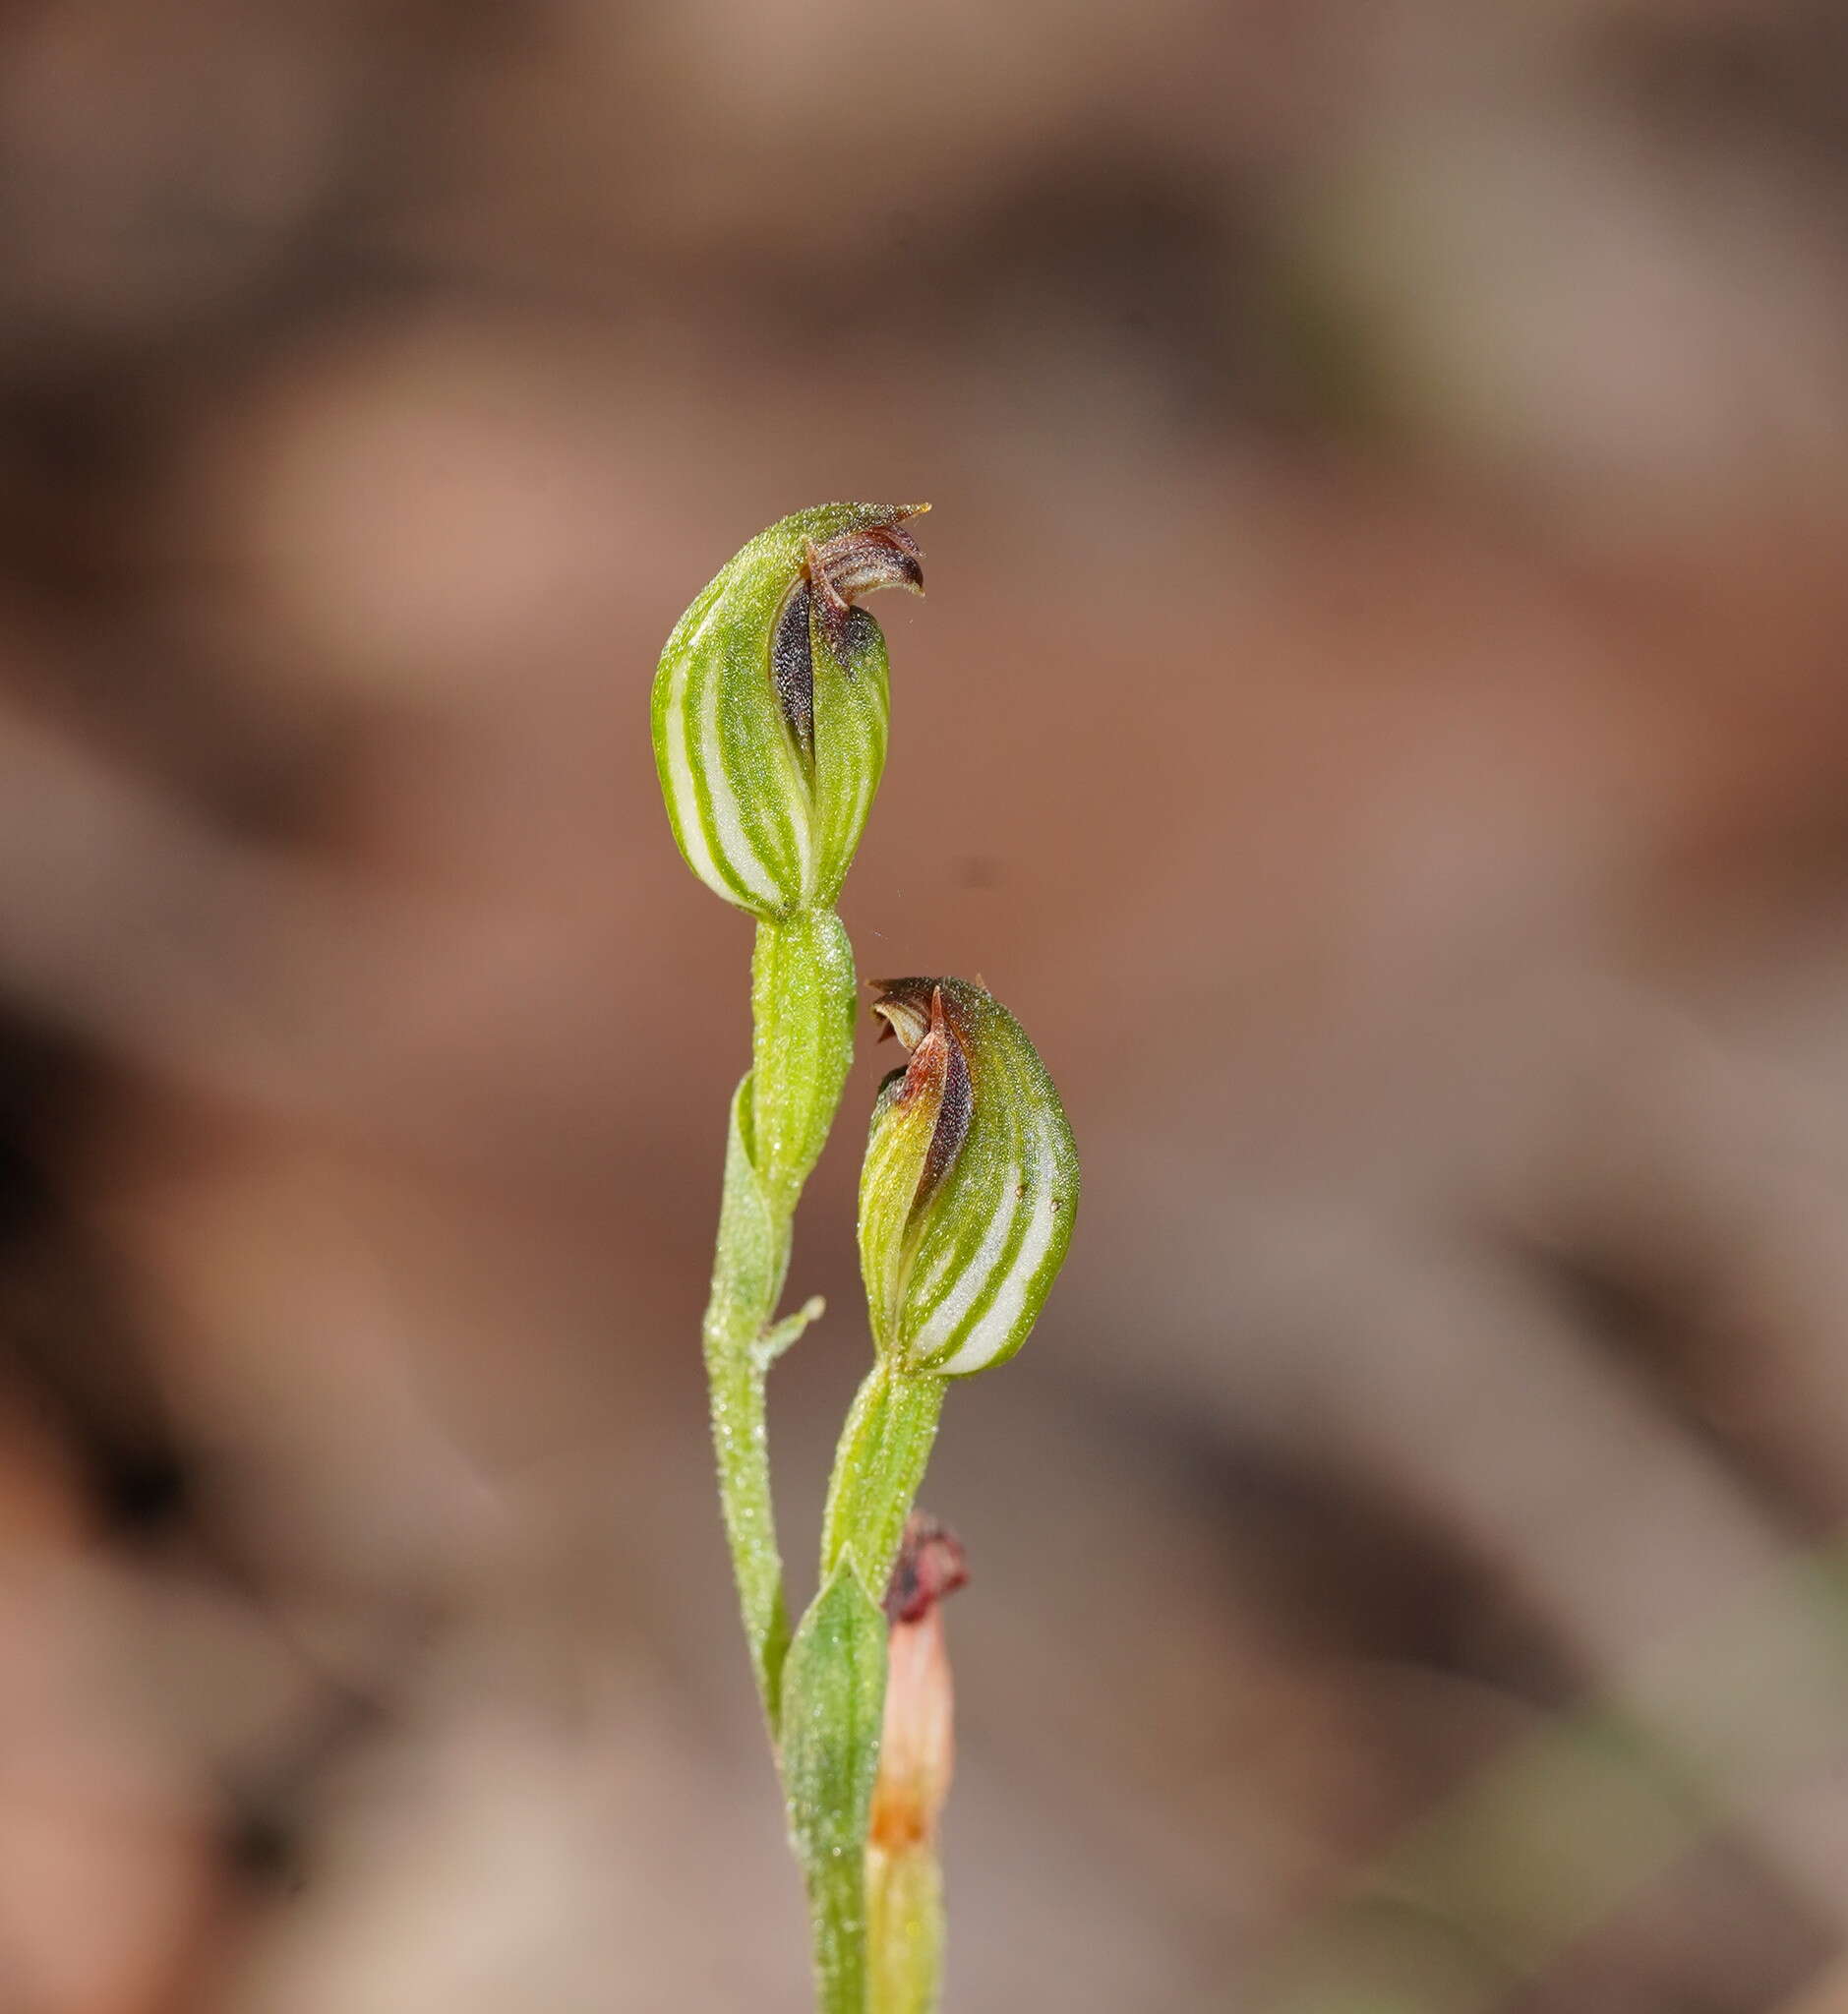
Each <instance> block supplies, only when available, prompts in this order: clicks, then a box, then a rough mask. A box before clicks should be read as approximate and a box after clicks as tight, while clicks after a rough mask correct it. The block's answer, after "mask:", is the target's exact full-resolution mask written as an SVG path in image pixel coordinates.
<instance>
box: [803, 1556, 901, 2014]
mask: <svg viewBox="0 0 1848 2014" xmlns="http://www.w3.org/2000/svg"><path fill="white" fill-rule="evenodd" d="M884 1705H885V1615H884V1612H883V1611H882V1610H881V1608H880V1606H879V1604H878V1603H877V1602H876V1601H874V1599H873V1598H872V1596H871V1595H870V1594H869V1593H868V1592H867V1590H866V1586H865V1583H864V1581H863V1580H862V1579H861V1577H860V1575H859V1574H858V1573H857V1572H856V1571H855V1570H854V1563H853V1561H852V1560H851V1559H844V1560H843V1561H842V1562H841V1564H840V1565H839V1567H837V1568H836V1569H835V1570H834V1572H833V1573H832V1574H831V1575H830V1576H829V1577H828V1579H827V1580H825V1581H824V1582H823V1583H822V1587H821V1592H820V1593H819V1594H818V1595H816V1596H815V1599H814V1602H813V1604H812V1605H811V1606H810V1608H809V1610H808V1613H807V1614H806V1615H805V1616H804V1618H803V1620H802V1626H801V1628H799V1629H797V1631H796V1640H795V1641H794V1643H792V1644H791V1646H790V1653H789V1664H788V1670H787V1683H786V1684H785V1687H784V1691H783V1727H782V1737H783V1740H782V1753H783V1782H784V1788H785V1792H786V1794H787V1797H788V1803H789V1823H790V1842H791V1844H792V1845H793V1846H794V1847H795V1849H796V1857H797V1859H798V1860H799V1861H801V1863H802V1868H803V1879H804V1881H805V1885H806V1887H807V1890H808V1914H809V1920H810V1924H811V1926H812V1930H813V1937H814V1961H815V1998H816V2004H817V2005H818V2007H819V2008H820V2010H821V2014H867V2009H866V1833H867V1828H868V1825H869V1822H870V1817H871V1810H872V1786H873V1778H874V1775H875V1773H876V1771H877V1769H878V1760H879V1725H880V1720H881V1718H882V1716H883V1712H884Z"/></svg>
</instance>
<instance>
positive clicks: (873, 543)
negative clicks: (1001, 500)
mask: <svg viewBox="0 0 1848 2014" xmlns="http://www.w3.org/2000/svg"><path fill="white" fill-rule="evenodd" d="M928 507H929V506H928V505H927V504H922V503H919V504H902V503H824V504H821V505H819V506H818V507H817V508H815V509H812V510H799V511H798V512H797V513H796V514H795V516H793V517H786V518H784V519H783V520H782V522H781V523H779V524H773V525H772V526H771V527H770V528H769V530H768V531H763V532H759V533H758V534H757V536H756V537H755V538H754V539H752V540H751V542H750V543H749V544H748V545H747V546H745V549H744V550H743V551H742V552H741V553H739V554H738V555H737V557H736V558H735V559H734V560H733V561H732V562H731V563H730V564H729V565H727V566H726V567H725V568H724V569H723V570H722V571H721V572H720V573H719V575H718V577H717V578H716V579H715V580H713V581H712V582H711V583H710V584H709V585H708V586H707V587H706V589H705V591H704V592H703V593H702V594H701V595H700V596H699V598H698V599H697V600H696V601H695V602H694V603H693V605H692V607H691V608H689V609H688V610H687V611H686V615H684V616H683V617H682V618H681V620H680V622H678V623H677V624H676V625H675V629H674V633H673V635H672V636H670V637H669V638H668V643H667V648H666V650H664V651H663V652H662V654H661V665H660V669H659V671H657V673H656V674H655V683H654V706H653V729H654V750H655V763H656V766H657V768H658V769H659V771H660V774H661V790H662V795H663V796H664V797H665V798H666V800H667V807H668V818H669V820H670V822H671V823H672V825H673V827H674V837H675V839H676V840H677V841H678V842H679V844H680V849H681V852H682V854H683V855H685V857H686V864H687V865H688V866H689V867H691V868H692V870H693V872H694V873H695V874H697V875H698V876H699V878H700V879H701V880H702V881H703V882H704V883H705V884H706V886H707V887H708V888H710V889H711V890H712V891H713V893H714V894H715V895H720V896H723V897H724V898H725V900H726V901H727V902H733V903H736V904H738V906H739V907H740V908H741V909H747V910H749V911H750V912H751V914H752V915H754V916H757V917H764V918H768V917H779V916H788V915H790V914H792V913H794V912H796V911H799V910H808V909H825V908H831V907H832V906H833V903H834V900H835V898H836V897H837V896H838V895H839V893H840V889H841V883H842V881H843V880H844V879H845V878H846V875H847V869H848V866H849V864H850V862H851V861H852V859H853V858H854V849H855V848H856V847H857V846H858V845H859V844H860V835H861V832H862V831H863V830H864V826H865V823H866V813H867V811H868V810H869V809H870V808H871V805H872V798H873V793H874V792H875V791H876V790H877V789H878V787H879V775H880V772H881V770H882V769H883V768H884V766H885V744H886V730H887V722H888V717H889V713H890V705H891V701H890V691H889V685H888V673H887V665H886V654H885V638H884V636H883V635H882V634H881V633H880V629H879V625H878V623H877V622H874V621H873V619H872V618H871V617H870V616H869V615H867V614H866V612H865V611H864V609H862V608H859V607H857V606H856V603H857V600H858V598H859V597H860V596H862V595H865V594H870V593H871V592H872V591H873V590H874V589H875V588H880V587H904V588H909V589H910V590H911V591H912V592H914V593H922V592H923V591H924V569H923V567H922V565H921V564H920V561H921V558H922V556H921V554H920V552H919V549H918V543H917V541H916V540H915V539H914V538H913V537H912V535H911V533H910V532H908V531H907V530H906V529H905V520H906V519H907V518H910V517H915V516H917V515H918V514H919V513H920V512H921V511H922V510H924V509H927V508H928Z"/></svg>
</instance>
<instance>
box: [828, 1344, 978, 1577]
mask: <svg viewBox="0 0 1848 2014" xmlns="http://www.w3.org/2000/svg"><path fill="white" fill-rule="evenodd" d="M947 1382H948V1381H947V1380H946V1379H943V1378H939V1377H937V1376H936V1374H935V1373H934V1372H930V1371H921V1372H913V1371H905V1370H901V1369H900V1368H899V1367H898V1366H897V1365H896V1364H892V1363H887V1362H881V1363H878V1364H875V1365H874V1366H873V1368H872V1369H871V1370H870V1371H869V1372H868V1373H867V1374H866V1378H865V1382H864V1384H863V1385H862V1386H861V1388H860V1390H859V1392H857V1393H856V1394H855V1397H854V1404H853V1409H852V1411H850V1412H849V1413H848V1415H847V1425H846V1426H845V1427H844V1428H843V1429H842V1430H841V1439H840V1444H839V1446H838V1447H837V1448H836V1449H835V1451H834V1474H833V1476H832V1477H831V1479H830V1480H829V1483H828V1502H827V1509H826V1510H825V1512H824V1513H823V1516H822V1525H821V1571H822V1575H823V1577H824V1578H825V1576H826V1575H828V1574H829V1573H831V1572H832V1571H833V1570H834V1565H835V1562H836V1561H837V1560H838V1559H839V1558H840V1557H841V1554H842V1552H843V1550H845V1549H846V1548H847V1547H849V1546H851V1547H852V1548H853V1552H854V1559H855V1563H856V1564H857V1566H858V1567H859V1569H860V1572H861V1575H862V1577H863V1578H864V1581H865V1583H866V1585H867V1586H868V1587H871V1588H876V1589H878V1590H880V1592H883V1591H884V1588H885V1583H886V1582H887V1581H888V1580H889V1579H890V1578H891V1576H892V1567H893V1564H894V1562H895V1561H896V1560H897V1558H898V1548H899V1541H900V1540H901V1539H902V1538H903V1537H904V1536H905V1520H906V1518H907V1517H909V1516H910V1515H911V1507H912V1505H913V1503H914V1502H915V1501H916V1500H917V1496H918V1486H919V1484H920V1483H922V1482H923V1481H924V1465H925V1463H926V1462H928V1461H929V1459H930V1448H931V1444H932V1443H933V1442H934V1441H935V1439H936V1436H937V1420H938V1418H939V1416H940V1415H941V1413H942V1411H943V1388H944V1386H945V1384H946V1383H947Z"/></svg>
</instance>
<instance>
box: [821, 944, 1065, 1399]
mask: <svg viewBox="0 0 1848 2014" xmlns="http://www.w3.org/2000/svg"><path fill="white" fill-rule="evenodd" d="M875 983H876V985H877V988H878V994H879V997H878V998H877V999H876V1000H875V1001H874V1002H873V1006H872V1011H873V1012H874V1013H875V1014H877V1015H879V1016H880V1017H881V1018H882V1019H883V1020H884V1021H885V1023H886V1024H887V1027H888V1028H889V1030H890V1031H891V1032H892V1033H893V1034H895V1035H896V1036H897V1037H899V1039H900V1040H901V1041H902V1042H903V1043H904V1044H905V1046H906V1048H908V1049H909V1050H910V1051H911V1061H910V1063H909V1064H908V1065H907V1067H906V1068H905V1069H903V1070H895V1071H894V1072H893V1073H892V1074H891V1076H890V1077H888V1078H887V1079H886V1081H885V1083H884V1084H883V1085H882V1086H881V1087H880V1091H879V1097H878V1100H877V1102H876V1104H875V1105H874V1107H873V1115H872V1130H871V1134H870V1136H869V1137H868V1139H867V1142H866V1160H865V1166H864V1170H863V1172H862V1175H861V1182H860V1263H861V1271H862V1273H863V1274H864V1277H865V1282H866V1299H867V1304H868V1306H869V1308H870V1309H871V1314H872V1333H873V1340H874V1341H875V1342H876V1344H877V1345H878V1347H879V1350H880V1352H881V1353H882V1354H884V1355H888V1356H891V1357H894V1358H895V1359H896V1360H897V1361H898V1362H899V1363H900V1364H901V1365H903V1367H904V1368H905V1369H907V1370H912V1371H921V1370H928V1371H936V1372H939V1373H941V1374H942V1375H943V1376H945V1377H961V1376H963V1375H965V1374H967V1373H968V1372H971V1371H982V1370H986V1369H987V1367H988V1366H989V1365H990V1364H996V1363H999V1362H1001V1361H1002V1360H1003V1359H1004V1358H1006V1357H1010V1356H1012V1355H1013V1353H1014V1352H1015V1351H1016V1350H1017V1349H1018V1348H1019V1347H1020V1345H1021V1344H1022V1343H1023V1342H1024V1341H1026V1339H1027V1333H1028V1331H1029V1330H1030V1329H1032V1327H1033V1324H1034V1320H1035V1318H1036V1317H1037V1316H1038V1314H1039V1312H1040V1308H1041V1304H1042V1303H1043V1301H1044V1299H1045V1297H1046V1293H1047V1291H1048V1290H1049V1289H1050V1287H1051V1284H1052V1281H1053V1279H1054V1277H1055V1276H1056V1274H1057V1273H1058V1270H1059V1267H1060V1266H1061V1265H1062V1264H1063V1263H1064V1259H1065V1248H1066V1246H1067V1245H1068V1244H1069V1243H1070V1242H1071V1234H1072V1218H1073V1216H1074V1214H1076V1212H1077V1208H1078V1153H1077V1149H1076V1148H1075V1147H1074V1146H1073V1144H1072V1135H1071V1128H1070V1127H1069V1126H1068V1125H1067V1124H1066V1121H1065V1113H1064V1110H1063V1108H1062V1107H1061V1106H1060V1104H1059V1098H1058V1093H1057V1092H1056V1091H1055V1090H1054V1089H1053V1085H1052V1080H1051V1078H1050V1077H1048V1076H1047V1075H1046V1071H1045V1066H1044V1065H1043V1063H1042V1062H1041V1061H1040V1057H1039V1054H1038V1052H1037V1051H1036V1050H1035V1048H1034V1046H1033V1043H1032V1042H1031V1041H1029V1040H1028V1038H1027V1035H1026V1032H1025V1030H1023V1029H1022V1027H1021V1025H1020V1023H1019V1022H1017V1021H1016V1020H1015V1019H1014V1017H1013V1016H1012V1015H1011V1014H1010V1013H1008V1011H1007V1009H1006V1008H1005V1007H1003V1006H1002V1005H1001V1003H1000V1002H999V1001H998V1000H996V999H995V998H994V996H993V995H992V994H991V993H987V992H984V990H983V988H982V987H980V986H972V985H970V984H968V983H967V982H966V981H965V980H962V979H950V978H941V979H926V978H907V979H882V980H878V981H876V982H875Z"/></svg>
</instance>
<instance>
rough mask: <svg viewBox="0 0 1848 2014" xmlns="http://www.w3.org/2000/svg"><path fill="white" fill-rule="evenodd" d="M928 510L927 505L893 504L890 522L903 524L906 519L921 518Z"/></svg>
mask: <svg viewBox="0 0 1848 2014" xmlns="http://www.w3.org/2000/svg"><path fill="white" fill-rule="evenodd" d="M929 508H930V506H929V504H928V503H895V504H893V506H892V521H893V523H895V524H903V523H904V522H905V520H906V518H908V517H922V516H923V515H924V512H925V511H926V510H928V509H929Z"/></svg>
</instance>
